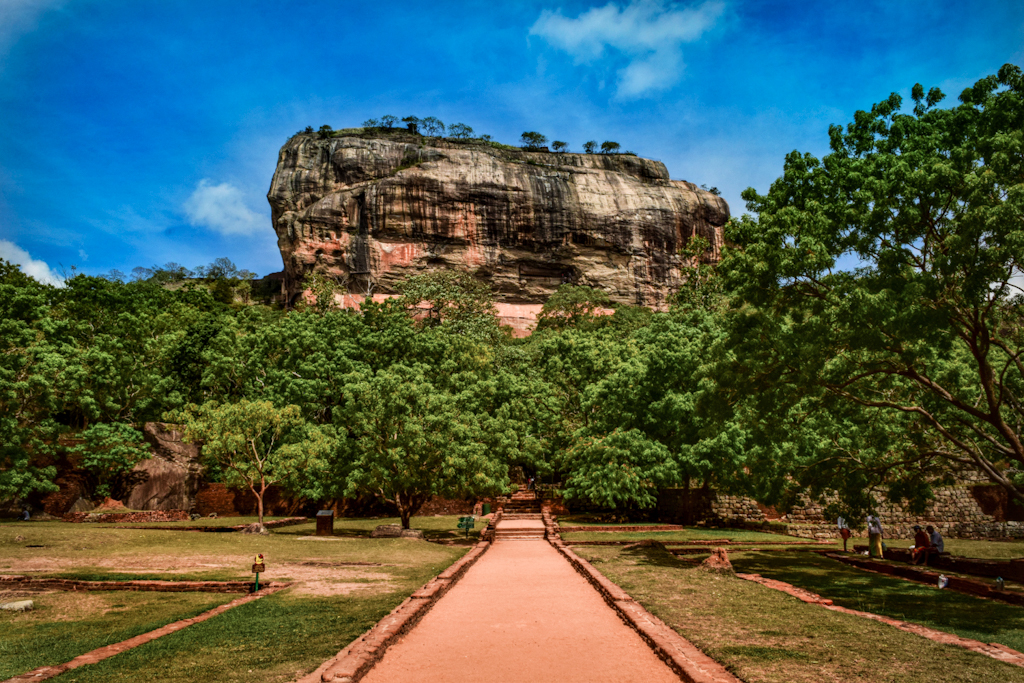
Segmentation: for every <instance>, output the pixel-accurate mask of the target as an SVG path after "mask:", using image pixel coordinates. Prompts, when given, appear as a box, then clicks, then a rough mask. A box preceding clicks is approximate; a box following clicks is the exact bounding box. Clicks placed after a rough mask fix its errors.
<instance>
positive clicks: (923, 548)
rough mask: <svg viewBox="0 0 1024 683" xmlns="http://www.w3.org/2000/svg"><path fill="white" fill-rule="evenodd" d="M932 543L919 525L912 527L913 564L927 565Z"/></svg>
mask: <svg viewBox="0 0 1024 683" xmlns="http://www.w3.org/2000/svg"><path fill="white" fill-rule="evenodd" d="M931 548H932V542H931V539H929V538H928V534H927V533H926V532H925V531H924V529H922V528H921V525H920V524H915V525H914V552H913V558H914V564H921V563H922V562H924V564H925V565H927V564H928V554H929V553H930V552H931Z"/></svg>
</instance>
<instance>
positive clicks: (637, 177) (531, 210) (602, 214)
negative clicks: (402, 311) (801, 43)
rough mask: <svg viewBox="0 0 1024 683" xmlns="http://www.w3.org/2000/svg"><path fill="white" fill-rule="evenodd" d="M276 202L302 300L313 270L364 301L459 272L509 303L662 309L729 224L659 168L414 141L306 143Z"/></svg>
mask: <svg viewBox="0 0 1024 683" xmlns="http://www.w3.org/2000/svg"><path fill="white" fill-rule="evenodd" d="M267 198H268V200H269V201H270V205H271V208H272V212H273V222H274V228H275V230H276V231H277V236H278V246H279V247H280V249H281V255H282V258H283V260H284V267H285V288H286V290H287V291H288V293H289V294H290V295H291V296H292V297H294V296H296V295H297V294H298V293H299V291H300V288H301V281H302V279H303V278H304V277H305V275H306V274H307V273H309V272H310V271H312V270H317V271H322V272H324V273H327V274H329V275H331V276H333V277H335V278H337V279H338V280H339V281H341V282H343V283H345V284H346V286H347V287H348V289H349V291H350V292H351V293H353V294H359V295H365V294H367V293H374V294H387V293H393V292H394V291H396V290H395V284H396V283H397V282H400V281H401V280H403V279H404V278H406V277H408V276H409V275H413V274H418V273H423V272H428V271H431V270H441V269H449V268H460V269H465V270H471V271H474V272H475V273H476V274H477V276H478V277H481V278H483V279H485V280H487V281H488V282H489V283H490V284H491V286H492V287H493V288H494V290H495V293H496V298H497V300H498V301H499V302H504V303H509V304H530V303H532V304H539V303H543V302H544V301H545V300H546V299H547V298H548V297H549V296H550V295H551V294H552V293H553V292H554V291H555V290H556V289H557V288H558V287H559V285H561V284H562V283H564V282H573V283H575V284H584V285H589V286H591V287H595V288H598V289H601V290H604V291H605V292H607V293H608V294H609V295H610V296H611V298H612V299H613V300H614V301H617V302H620V303H626V304H641V305H646V306H652V307H656V308H657V307H661V306H663V305H664V304H665V303H666V299H667V297H668V296H669V295H670V294H671V293H672V292H673V291H675V289H677V288H678V287H679V285H680V284H681V276H680V265H681V264H682V257H680V256H679V255H678V250H679V249H680V248H682V247H683V246H684V245H685V244H686V242H687V240H688V239H689V238H690V237H691V236H693V235H702V236H704V237H705V238H707V239H708V240H709V241H710V243H711V245H712V246H711V249H710V250H709V251H708V253H707V254H706V256H705V258H706V259H717V258H718V255H719V249H720V247H721V245H722V226H723V225H724V224H725V222H726V220H728V217H729V207H728V205H727V204H726V203H725V201H724V200H723V199H721V198H720V197H718V196H716V195H713V194H711V193H709V192H706V191H703V190H701V189H699V188H698V187H696V186H695V185H694V184H692V183H688V182H685V181H675V180H670V179H669V174H668V170H667V169H666V168H665V165H664V164H662V163H661V162H658V161H652V160H649V159H642V158H639V157H634V156H629V155H600V154H556V153H544V152H525V151H520V150H509V149H498V148H495V147H491V146H488V145H485V144H482V143H462V142H460V143H455V142H452V141H438V140H428V139H427V138H423V137H420V136H415V135H412V134H408V133H394V134H388V135H387V136H385V137H376V138H371V137H367V136H361V135H353V136H348V137H334V138H329V139H326V140H321V139H317V138H314V137H313V136H309V135H297V136H295V137H293V138H292V139H291V140H289V141H288V142H287V143H286V144H285V145H284V147H282V149H281V152H280V155H279V157H278V164H277V170H276V171H275V173H274V178H273V180H272V181H271V186H270V191H269V192H268V194H267Z"/></svg>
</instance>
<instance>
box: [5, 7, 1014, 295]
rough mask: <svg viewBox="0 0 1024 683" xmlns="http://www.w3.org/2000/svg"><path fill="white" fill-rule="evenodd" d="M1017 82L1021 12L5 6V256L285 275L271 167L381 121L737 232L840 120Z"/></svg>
mask: <svg viewBox="0 0 1024 683" xmlns="http://www.w3.org/2000/svg"><path fill="white" fill-rule="evenodd" d="M1006 62H1012V63H1015V64H1024V3H1022V2H1020V1H1019V0H987V1H986V0H979V1H974V2H963V1H962V0H961V1H960V2H945V1H940V0H929V1H914V0H902V1H898V2H891V1H889V2H873V1H871V0H859V1H856V2H840V1H838V0H832V1H828V2H825V1H822V2H813V1H804V2H795V1H788V2H783V1H781V0H780V1H771V0H767V1H753V0H707V1H705V2H690V3H671V2H667V1H666V2H660V1H657V0H634V1H630V0H618V2H611V3H609V2H598V3H587V2H505V3H501V2H493V0H492V1H489V2H474V1H467V2H423V1H422V0H420V1H419V2H402V1H396V2H384V3H367V2H346V1H342V0H333V1H328V0H291V1H290V2H284V1H282V0H0V122H2V123H3V133H4V134H3V135H0V258H7V259H9V260H15V261H18V262H20V263H23V264H24V266H25V269H26V270H28V271H29V272H31V273H33V274H36V275H37V276H38V277H41V278H46V277H50V276H51V275H53V274H59V273H60V271H61V269H62V268H63V269H69V268H70V267H71V266H76V267H77V268H78V269H79V270H81V271H84V272H86V273H90V274H100V273H105V272H107V271H109V270H110V269H112V268H116V269H119V270H121V271H124V272H129V271H130V270H131V269H132V268H133V267H134V266H151V265H153V264H163V263H165V262H168V261H175V262H178V263H181V264H183V265H186V266H189V267H193V266H196V265H203V264H207V263H209V262H210V261H212V260H213V259H215V258H217V257H219V256H227V257H229V258H231V259H232V260H233V261H234V262H235V263H236V264H238V265H239V266H240V267H245V268H248V269H250V270H253V271H255V272H257V273H259V274H261V275H263V274H266V273H269V272H273V271H276V270H280V268H281V259H280V255H279V253H278V250H277V243H276V236H275V234H274V231H273V228H272V227H271V224H270V209H269V206H268V205H267V201H266V191H267V188H268V187H269V184H270V178H271V175H272V174H273V171H274V165H275V163H276V160H277V151H278V149H279V148H280V146H281V145H282V144H283V143H284V141H285V140H286V139H287V138H288V137H289V136H290V135H292V134H293V133H295V132H296V131H298V130H300V129H302V128H304V127H305V126H307V125H312V126H314V127H319V126H320V125H322V124H324V123H326V124H329V125H331V126H333V127H335V128H341V127H346V126H357V125H359V124H361V122H362V121H364V120H365V119H367V118H370V117H379V116H380V115H382V114H395V115H397V116H399V117H401V116H405V115H409V114H413V115H417V116H420V117H424V116H437V117H439V118H440V119H441V120H442V121H444V122H445V123H454V122H464V123H467V124H469V125H470V126H472V127H473V128H474V129H475V130H476V131H477V133H489V134H490V135H492V136H493V137H494V138H495V139H496V140H500V141H503V142H507V143H512V144H515V143H516V142H517V141H518V139H519V136H520V134H521V133H522V132H523V131H525V130H536V131H540V132H542V133H544V134H546V135H547V136H548V137H549V138H552V139H559V140H566V141H568V142H569V143H570V148H571V149H574V150H579V149H580V148H581V146H582V144H583V142H585V141H586V140H591V139H594V140H597V141H598V142H601V141H603V140H615V141H618V142H619V143H621V144H622V146H623V149H628V150H632V151H635V152H636V153H638V154H640V155H641V156H646V157H651V158H655V159H660V160H662V161H664V162H665V164H666V165H667V166H668V169H669V172H670V173H671V174H672V177H673V178H678V179H685V180H690V181H692V182H696V183H698V184H707V185H711V186H717V187H718V188H720V189H721V190H722V192H723V195H724V197H725V198H726V199H727V200H728V201H729V204H730V206H731V207H732V210H733V213H734V214H738V213H741V212H742V211H743V204H742V201H741V200H740V197H739V195H740V192H741V191H742V190H743V189H744V188H745V187H748V186H753V187H755V188H757V189H759V190H764V189H766V188H767V187H768V185H769V184H770V183H771V181H772V180H774V179H775V178H776V177H777V176H778V175H779V174H780V173H781V169H782V160H783V157H784V155H785V154H786V153H787V152H789V151H792V150H794V149H799V150H801V151H805V152H811V153H814V154H817V155H822V154H824V153H826V151H827V142H828V138H827V130H828V126H829V124H831V123H846V122H847V121H849V120H850V119H851V118H852V115H853V112H854V111H855V110H857V109H865V108H868V107H870V106H871V104H872V103H873V102H877V101H879V100H882V99H884V98H885V97H887V96H888V94H889V93H890V92H894V91H895V92H899V93H901V94H903V95H905V96H906V95H908V94H909V92H910V88H911V86H913V84H914V83H916V82H921V83H922V84H924V85H925V87H926V88H927V87H931V86H934V85H937V86H939V87H940V88H942V89H943V90H944V91H945V92H946V93H947V95H948V96H949V101H950V102H952V101H955V98H956V96H957V95H958V94H959V92H960V91H961V90H962V89H963V88H964V87H966V86H968V85H970V84H971V83H973V82H974V81H975V80H977V79H978V78H981V77H983V76H985V75H988V74H991V73H994V72H995V71H996V70H997V69H998V68H999V67H1000V66H1001V65H1002V64H1004V63H1006Z"/></svg>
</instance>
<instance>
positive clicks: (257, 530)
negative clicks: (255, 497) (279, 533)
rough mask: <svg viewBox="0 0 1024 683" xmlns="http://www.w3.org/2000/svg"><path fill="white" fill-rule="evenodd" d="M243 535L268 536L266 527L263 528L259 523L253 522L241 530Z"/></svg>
mask: <svg viewBox="0 0 1024 683" xmlns="http://www.w3.org/2000/svg"><path fill="white" fill-rule="evenodd" d="M241 531H242V533H243V534H269V533H270V532H269V531H267V527H265V526H263V525H262V524H260V523H259V522H253V523H252V524H250V525H249V526H247V527H245V528H244V529H242V530H241Z"/></svg>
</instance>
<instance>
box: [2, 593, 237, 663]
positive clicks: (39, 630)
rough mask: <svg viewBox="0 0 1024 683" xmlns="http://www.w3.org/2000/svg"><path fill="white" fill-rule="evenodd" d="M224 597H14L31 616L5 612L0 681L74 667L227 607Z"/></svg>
mask: <svg viewBox="0 0 1024 683" xmlns="http://www.w3.org/2000/svg"><path fill="white" fill-rule="evenodd" d="M236 597H238V596H237V595H226V594H222V593H139V592H130V591H110V592H107V591H102V592H100V591H97V592H88V593H83V592H54V593H42V594H39V593H37V594H24V595H11V594H9V593H7V592H5V593H0V602H6V601H8V600H25V599H30V600H32V601H33V602H34V603H35V610H33V611H31V612H21V613H16V612H0V680H6V679H8V678H10V677H12V676H16V675H18V674H22V673H25V672H26V671H31V670H32V669H35V668H37V667H40V666H53V665H56V664H63V663H64V662H67V661H70V660H72V659H74V658H75V657H77V656H78V655H81V654H84V653H86V652H89V651H91V650H95V649H96V648H98V647H103V646H105V645H111V644H113V643H119V642H121V641H122V640H127V639H128V638H132V637H134V636H137V635H139V634H142V633H146V632H147V631H152V630H153V629H155V628H159V627H161V626H163V625H165V624H169V623H171V622H173V621H177V620H179V619H186V618H188V617H193V616H195V615H197V614H200V613H202V612H205V611H206V610H208V609H211V608H213V607H216V606H217V605H220V604H223V603H225V602H228V601H230V600H232V599H234V598H236Z"/></svg>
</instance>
